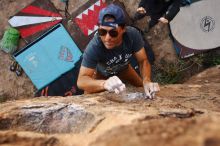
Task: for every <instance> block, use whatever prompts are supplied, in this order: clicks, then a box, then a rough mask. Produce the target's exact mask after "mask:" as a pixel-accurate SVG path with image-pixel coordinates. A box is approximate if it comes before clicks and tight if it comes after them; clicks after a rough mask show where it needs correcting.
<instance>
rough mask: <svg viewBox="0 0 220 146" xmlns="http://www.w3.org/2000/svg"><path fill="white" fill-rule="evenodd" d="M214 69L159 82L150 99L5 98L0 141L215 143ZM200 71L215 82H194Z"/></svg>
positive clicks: (105, 145)
mask: <svg viewBox="0 0 220 146" xmlns="http://www.w3.org/2000/svg"><path fill="white" fill-rule="evenodd" d="M218 71H219V66H217V67H215V68H211V69H210V70H207V71H205V72H210V74H205V72H203V73H201V75H197V77H196V76H195V77H193V78H192V81H193V82H194V83H190V81H189V82H188V83H187V84H181V85H180V84H179V85H178V84H177V85H166V86H163V87H161V91H160V92H159V94H157V96H156V98H155V99H153V100H147V99H143V98H141V97H140V96H139V97H137V98H134V97H133V98H132V99H130V100H128V99H126V98H125V96H124V95H115V94H111V93H107V92H103V93H99V94H90V95H81V96H73V97H50V98H48V97H40V98H35V99H29V100H28V99H27V100H17V101H10V102H6V103H4V104H1V105H0V108H1V111H0V130H1V131H0V135H1V136H0V144H8V145H23V146H25V145H46V144H48V145H65V146H68V145H69V146H75V145H76V146H77V145H80V146H87V145H92V146H99V145H100V146H123V145H126V146H133V145H138V146H142V145H143V146H144V145H146V143H147V144H148V145H152V146H155V145H156V146H164V145H167V146H176V145H179V146H185V145H193V146H217V145H219V142H220V137H219V135H220V126H219V120H220V117H219V115H220V96H219V95H220V90H219V85H220V82H219V81H218V80H217V79H218V78H219V76H215V77H214V76H213V75H212V72H218ZM209 75H210V76H211V77H210V76H209ZM198 76H199V78H198ZM200 76H203V78H206V79H209V78H212V81H215V82H212V81H211V80H210V81H209V82H208V83H199V84H197V83H198V81H199V80H200ZM134 92H136V93H141V92H143V89H142V88H132V87H130V88H129V89H128V91H127V94H128V95H130V94H131V93H134ZM136 95H138V94H136ZM126 97H127V98H128V97H129V96H126ZM32 142H35V143H34V144H33V143H32Z"/></svg>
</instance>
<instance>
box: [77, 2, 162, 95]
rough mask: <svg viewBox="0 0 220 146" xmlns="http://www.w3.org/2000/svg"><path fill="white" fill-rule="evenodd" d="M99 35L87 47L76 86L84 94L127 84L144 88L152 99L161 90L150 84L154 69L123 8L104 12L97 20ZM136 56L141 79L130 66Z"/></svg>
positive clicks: (114, 89) (108, 7)
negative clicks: (127, 24) (128, 23)
mask: <svg viewBox="0 0 220 146" xmlns="http://www.w3.org/2000/svg"><path fill="white" fill-rule="evenodd" d="M98 24H99V28H98V33H96V34H95V36H94V38H93V39H92V40H91V41H90V43H89V44H88V46H87V48H86V50H85V52H84V54H83V60H82V64H81V68H80V72H79V77H78V81H77V85H78V87H79V88H81V89H83V90H84V91H85V93H95V92H100V91H105V90H107V91H110V92H115V93H120V92H122V91H124V90H125V88H126V87H125V84H124V83H123V82H124V81H126V82H128V83H130V84H132V85H134V86H137V87H139V86H143V87H144V89H145V94H146V97H148V98H153V96H154V94H155V92H157V91H159V86H158V84H157V83H153V82H151V79H150V77H151V66H150V64H149V62H148V58H147V55H146V53H145V49H144V42H143V39H142V37H141V34H140V32H139V31H138V30H136V29H135V28H133V27H129V26H125V14H124V11H123V9H122V8H120V7H119V6H117V5H114V4H111V5H109V6H107V7H106V8H104V9H102V10H101V11H100V14H99V20H98ZM133 55H134V56H135V58H136V60H137V62H138V64H139V69H140V74H141V77H142V78H141V77H140V76H139V75H138V74H137V73H136V71H135V70H134V69H133V68H132V66H131V65H130V59H131V57H132V56H133Z"/></svg>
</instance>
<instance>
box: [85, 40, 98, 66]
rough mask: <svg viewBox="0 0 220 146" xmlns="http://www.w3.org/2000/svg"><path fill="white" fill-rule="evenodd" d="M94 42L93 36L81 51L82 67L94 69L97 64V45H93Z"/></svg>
mask: <svg viewBox="0 0 220 146" xmlns="http://www.w3.org/2000/svg"><path fill="white" fill-rule="evenodd" d="M95 42H96V41H95V38H93V39H92V40H91V41H90V43H89V44H88V46H87V47H86V49H85V51H84V53H83V59H82V66H84V67H88V68H91V69H95V68H96V66H97V63H98V56H97V54H98V52H97V47H98V45H95Z"/></svg>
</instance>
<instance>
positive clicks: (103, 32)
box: [98, 28, 118, 38]
mask: <svg viewBox="0 0 220 146" xmlns="http://www.w3.org/2000/svg"><path fill="white" fill-rule="evenodd" d="M107 33H108V34H109V35H110V36H111V37H113V38H115V37H117V36H118V31H117V30H116V29H111V30H109V31H108V30H105V29H103V28H99V29H98V34H99V35H100V36H105V35H106V34H107Z"/></svg>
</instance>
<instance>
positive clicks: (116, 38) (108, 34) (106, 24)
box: [98, 4, 125, 49]
mask: <svg viewBox="0 0 220 146" xmlns="http://www.w3.org/2000/svg"><path fill="white" fill-rule="evenodd" d="M98 24H99V29H98V34H99V36H100V37H101V40H102V42H103V44H104V45H105V47H106V48H107V49H112V48H114V47H116V46H119V45H120V44H121V43H122V40H123V33H124V32H125V28H124V27H125V15H124V11H123V9H122V8H120V7H119V6H117V5H114V4H111V5H109V6H107V7H106V8H104V9H102V10H101V11H100V13H99V20H98Z"/></svg>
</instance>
